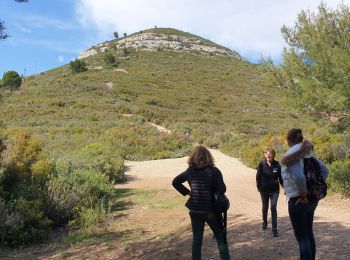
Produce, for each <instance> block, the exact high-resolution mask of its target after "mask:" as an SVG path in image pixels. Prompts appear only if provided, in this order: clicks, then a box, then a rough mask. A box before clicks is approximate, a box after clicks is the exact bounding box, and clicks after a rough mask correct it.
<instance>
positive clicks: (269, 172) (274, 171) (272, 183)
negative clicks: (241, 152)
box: [256, 148, 283, 237]
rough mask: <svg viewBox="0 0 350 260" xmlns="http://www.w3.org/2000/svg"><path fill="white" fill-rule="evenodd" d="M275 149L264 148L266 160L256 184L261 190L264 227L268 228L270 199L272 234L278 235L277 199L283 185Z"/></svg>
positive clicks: (262, 163)
mask: <svg viewBox="0 0 350 260" xmlns="http://www.w3.org/2000/svg"><path fill="white" fill-rule="evenodd" d="M275 154H276V153H275V151H274V150H273V149H270V148H265V149H264V160H262V161H261V162H260V163H259V165H258V169H257V173H256V186H257V189H258V191H259V192H260V196H261V202H262V218H263V222H262V229H263V230H264V231H265V230H266V229H267V211H268V208H269V201H270V202H271V219H272V234H273V236H274V237H278V232H277V200H278V196H279V193H280V184H281V185H282V187H283V180H282V177H281V166H280V164H279V162H278V161H275Z"/></svg>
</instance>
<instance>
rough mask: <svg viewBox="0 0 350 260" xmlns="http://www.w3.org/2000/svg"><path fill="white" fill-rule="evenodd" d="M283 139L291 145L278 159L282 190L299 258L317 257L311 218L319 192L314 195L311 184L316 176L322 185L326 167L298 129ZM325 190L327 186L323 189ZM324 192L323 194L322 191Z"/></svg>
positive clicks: (302, 259) (290, 131)
mask: <svg viewBox="0 0 350 260" xmlns="http://www.w3.org/2000/svg"><path fill="white" fill-rule="evenodd" d="M286 140H287V143H288V145H289V147H290V149H289V150H288V151H287V152H286V153H285V154H284V156H283V157H282V158H281V160H280V162H281V167H282V179H283V183H284V189H285V194H286V197H287V198H288V213H289V218H290V221H291V223H292V226H293V230H294V235H295V238H296V240H297V242H298V245H299V253H300V259H301V260H309V259H310V260H311V259H312V260H313V259H315V257H316V242H315V237H314V234H313V220H314V213H315V210H316V207H317V205H318V201H319V199H321V198H322V196H317V195H315V194H314V192H313V190H314V189H313V188H311V186H314V185H313V184H315V179H319V178H322V179H323V180H322V181H323V183H322V185H324V184H325V180H326V178H327V175H328V172H329V170H328V168H327V167H326V166H325V165H324V164H323V163H321V162H320V161H319V160H317V159H316V157H315V155H314V154H313V152H312V150H311V147H312V145H311V143H310V142H308V141H306V140H304V138H303V134H302V131H301V129H297V128H293V129H291V130H289V131H288V134H287V138H286ZM311 168H313V170H311ZM312 176H314V177H312ZM320 176H321V177H320ZM322 185H320V186H318V185H316V186H317V188H319V190H322V188H320V187H321V186H322ZM323 188H324V187H323ZM324 192H326V190H323V193H324ZM323 195H324V196H325V193H324V194H323Z"/></svg>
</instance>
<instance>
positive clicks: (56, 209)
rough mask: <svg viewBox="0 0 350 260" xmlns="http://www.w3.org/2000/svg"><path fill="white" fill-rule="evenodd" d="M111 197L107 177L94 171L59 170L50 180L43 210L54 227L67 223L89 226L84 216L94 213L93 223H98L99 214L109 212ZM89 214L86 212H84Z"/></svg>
mask: <svg viewBox="0 0 350 260" xmlns="http://www.w3.org/2000/svg"><path fill="white" fill-rule="evenodd" d="M113 197H114V189H113V185H111V183H110V182H109V179H108V177H107V176H104V175H102V174H100V173H99V172H97V171H93V170H71V171H63V172H61V171H60V170H58V172H57V175H56V176H54V177H53V178H51V179H50V181H49V183H48V188H47V194H46V211H47V214H48V216H49V217H50V219H52V220H53V221H54V223H55V224H56V225H62V224H65V223H67V222H68V221H70V220H73V219H75V220H74V223H76V224H79V225H82V226H83V225H85V224H91V223H90V222H89V223H86V222H84V220H89V221H90V220H91V217H90V218H87V215H91V214H92V213H91V212H92V211H94V212H96V214H97V215H96V220H101V214H102V212H103V213H104V214H106V213H107V212H108V210H109V207H110V203H111V200H112V199H113ZM86 210H87V211H88V213H87V212H85V211H86Z"/></svg>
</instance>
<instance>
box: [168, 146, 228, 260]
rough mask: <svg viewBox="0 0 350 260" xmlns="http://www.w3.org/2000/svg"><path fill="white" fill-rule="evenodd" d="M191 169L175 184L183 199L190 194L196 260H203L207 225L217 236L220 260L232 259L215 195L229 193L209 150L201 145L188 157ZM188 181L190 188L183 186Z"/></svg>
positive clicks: (193, 247) (189, 207) (194, 257)
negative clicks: (204, 236) (204, 233)
mask: <svg viewBox="0 0 350 260" xmlns="http://www.w3.org/2000/svg"><path fill="white" fill-rule="evenodd" d="M188 166H189V167H188V168H187V170H186V171H184V172H183V173H181V174H179V175H178V176H176V177H175V178H174V180H173V182H172V185H173V186H174V188H175V189H176V190H177V191H178V192H180V193H181V194H182V195H183V196H186V195H189V196H190V197H189V199H188V201H187V202H186V207H187V208H188V209H189V215H190V218H191V225H192V235H193V240H192V259H196V260H197V259H201V247H202V240H203V232H204V225H205V223H207V224H208V225H209V227H210V228H211V230H212V231H213V233H214V237H215V239H216V241H217V244H218V248H219V253H220V258H221V259H225V260H226V259H230V253H229V249H228V246H227V242H226V241H225V230H224V227H223V225H222V220H221V217H220V218H219V216H218V214H217V212H216V210H215V198H214V195H218V197H219V198H222V196H221V195H223V194H225V192H226V185H225V183H224V180H223V177H222V174H221V172H220V170H219V169H218V168H216V167H215V166H214V159H213V157H212V155H211V153H210V152H209V150H208V149H207V148H205V147H204V146H197V147H196V148H195V149H194V150H193V152H192V154H191V155H190V157H189V158H188ZM186 181H187V182H188V184H189V186H190V189H188V188H187V187H186V186H184V185H183V183H184V182H186Z"/></svg>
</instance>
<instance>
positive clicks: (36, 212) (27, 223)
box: [5, 199, 52, 247]
mask: <svg viewBox="0 0 350 260" xmlns="http://www.w3.org/2000/svg"><path fill="white" fill-rule="evenodd" d="M7 206H8V207H7V214H6V217H5V230H6V232H5V241H6V244H7V245H8V246H11V247H14V246H19V245H27V244H30V243H35V242H39V241H41V240H42V239H43V238H45V237H46V236H47V235H48V233H49V231H50V229H51V225H52V222H51V221H50V220H49V219H48V218H47V217H46V215H45V214H44V210H43V202H42V201H41V200H33V201H27V200H24V199H18V200H14V201H12V202H11V203H10V205H7Z"/></svg>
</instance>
